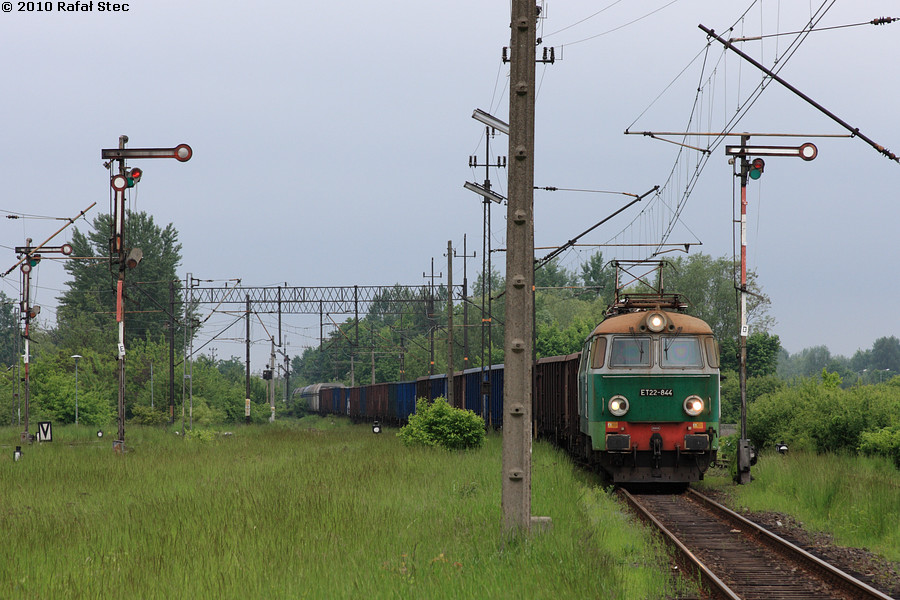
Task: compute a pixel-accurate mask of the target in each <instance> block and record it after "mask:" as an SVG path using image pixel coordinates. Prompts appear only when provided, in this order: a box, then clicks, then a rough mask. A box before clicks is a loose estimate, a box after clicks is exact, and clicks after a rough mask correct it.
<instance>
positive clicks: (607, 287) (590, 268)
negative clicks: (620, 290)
mask: <svg viewBox="0 0 900 600" xmlns="http://www.w3.org/2000/svg"><path fill="white" fill-rule="evenodd" d="M581 283H582V284H583V285H584V286H585V287H587V288H591V289H590V290H586V291H585V293H586V294H590V295H592V296H593V297H597V296H601V297H603V298H605V299H606V300H607V301H610V302H611V301H612V296H613V294H614V293H615V291H616V274H615V269H613V268H611V267H608V266H607V265H606V264H605V263H604V262H603V253H602V252H595V253H594V254H592V255H591V257H590V258H589V259H588V260H587V262H584V263H582V265H581Z"/></svg>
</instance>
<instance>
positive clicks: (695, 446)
mask: <svg viewBox="0 0 900 600" xmlns="http://www.w3.org/2000/svg"><path fill="white" fill-rule="evenodd" d="M684 449H685V450H687V451H689V452H702V451H705V450H709V436H707V435H686V436H684Z"/></svg>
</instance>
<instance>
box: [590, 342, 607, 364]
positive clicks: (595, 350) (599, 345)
mask: <svg viewBox="0 0 900 600" xmlns="http://www.w3.org/2000/svg"><path fill="white" fill-rule="evenodd" d="M605 360H606V338H605V337H600V336H597V337H595V338H594V342H593V344H592V345H591V368H592V369H602V368H603V361H605Z"/></svg>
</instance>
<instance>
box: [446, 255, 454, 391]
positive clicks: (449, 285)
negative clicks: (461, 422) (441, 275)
mask: <svg viewBox="0 0 900 600" xmlns="http://www.w3.org/2000/svg"><path fill="white" fill-rule="evenodd" d="M447 403H448V404H450V406H454V404H453V241H452V240H447Z"/></svg>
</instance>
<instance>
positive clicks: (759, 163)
mask: <svg viewBox="0 0 900 600" xmlns="http://www.w3.org/2000/svg"><path fill="white" fill-rule="evenodd" d="M765 168H766V161H764V160H763V159H761V158H754V159H753V162H751V163H750V172H749V173H748V175H750V179H753V180H756V179H759V178H760V176H762V174H763V171H764V170H765Z"/></svg>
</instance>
